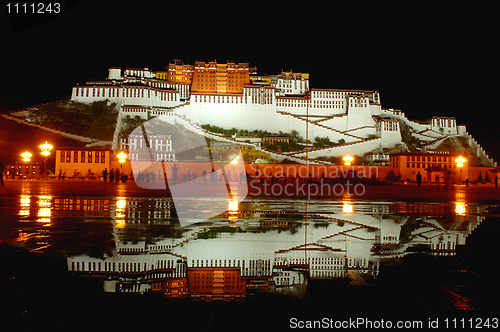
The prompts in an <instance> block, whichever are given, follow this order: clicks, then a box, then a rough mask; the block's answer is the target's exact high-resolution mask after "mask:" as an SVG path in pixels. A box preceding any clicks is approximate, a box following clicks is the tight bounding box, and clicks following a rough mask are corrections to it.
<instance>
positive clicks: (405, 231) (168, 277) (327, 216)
mask: <svg viewBox="0 0 500 332" xmlns="http://www.w3.org/2000/svg"><path fill="white" fill-rule="evenodd" d="M459 199H460V198H459V197H457V203H456V204H448V205H446V204H414V203H394V204H385V203H376V204H366V203H365V204H357V203H353V202H350V201H348V200H346V201H344V202H324V201H323V202H322V201H314V202H311V203H309V204H308V206H307V207H305V204H304V203H303V202H296V201H291V202H280V201H276V202H274V201H268V202H266V201H255V202H243V203H239V204H235V203H234V202H232V203H231V202H229V207H230V208H229V211H228V212H227V213H225V214H223V215H221V216H219V217H218V218H214V219H211V220H208V221H205V222H201V223H197V224H192V225H190V226H189V227H188V228H180V227H179V226H178V225H176V224H175V223H174V222H171V221H172V219H171V218H170V216H171V211H172V209H173V203H172V202H171V201H168V200H165V199H163V200H162V199H130V200H129V199H126V198H118V199H115V200H114V202H113V203H112V204H111V206H112V207H113V208H112V209H111V210H110V214H111V216H112V220H113V223H114V225H115V227H114V228H113V236H114V244H115V246H114V249H113V252H112V253H110V254H104V255H103V257H101V258H96V257H90V256H89V255H76V256H72V257H68V259H67V260H68V269H69V270H70V271H72V272H73V273H79V274H82V275H86V276H91V277H96V278H102V280H103V282H104V289H105V290H106V291H111V292H138V293H143V292H162V293H163V294H164V296H165V297H166V298H190V299H191V300H202V301H212V300H228V301H229V300H244V299H245V297H246V296H247V294H251V293H254V292H259V291H272V292H280V293H288V294H298V295H300V293H301V292H302V293H303V291H304V290H305V288H306V287H305V286H306V285H307V283H308V282H309V280H311V279H345V280H346V281H349V280H350V278H351V276H352V274H353V273H354V274H356V275H357V276H358V277H360V278H362V279H364V280H369V279H372V278H376V277H377V275H378V271H379V266H380V260H381V259H385V258H397V257H402V256H404V255H406V254H407V253H409V252H414V251H416V250H425V251H426V252H430V253H432V254H435V255H454V253H455V250H456V247H457V245H463V244H465V241H466V238H467V236H468V235H469V234H470V233H471V232H472V231H473V230H474V229H475V227H477V225H479V223H480V222H481V221H482V220H483V218H484V217H482V216H479V215H480V214H482V213H483V212H484V211H482V210H481V209H484V208H483V207H480V206H475V205H467V204H465V203H464V202H460V200H459ZM208 203H209V202H208ZM306 208H307V209H308V210H307V223H306V222H305V216H306V214H305V209H306ZM155 232H156V233H155ZM158 232H159V233H158ZM158 234H160V235H158Z"/></svg>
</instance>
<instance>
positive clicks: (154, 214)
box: [0, 192, 498, 330]
mask: <svg viewBox="0 0 500 332" xmlns="http://www.w3.org/2000/svg"><path fill="white" fill-rule="evenodd" d="M185 203H186V202H185ZM187 203H189V202H187ZM212 203H213V202H212V201H210V199H207V200H206V201H197V204H196V205H193V206H194V208H193V209H197V210H200V211H205V212H206V211H210V209H211V205H213V204H212ZM0 213H1V222H0V241H1V244H2V246H1V247H2V248H3V249H2V250H3V251H2V256H3V257H4V261H5V262H6V263H5V265H4V269H3V270H2V273H1V276H2V279H1V281H2V285H3V288H4V289H9V290H8V292H7V293H8V295H7V297H6V298H7V301H10V302H12V303H13V306H12V308H11V311H12V312H10V314H11V315H10V317H11V319H14V320H15V319H19V320H20V322H21V325H20V327H22V329H25V328H27V329H28V330H29V329H30V328H35V327H36V326H37V325H38V323H37V322H38V320H39V319H42V317H45V318H46V319H47V322H49V323H48V324H49V325H51V326H55V327H57V328H64V327H68V326H72V325H71V324H74V322H75V321H74V320H76V321H78V319H83V321H82V323H85V324H90V325H89V326H92V324H93V322H94V323H95V324H97V322H98V321H99V320H101V319H98V318H102V316H100V315H102V314H103V312H109V313H113V314H118V313H119V314H123V313H127V315H129V314H130V315H133V314H136V315H139V316H140V317H136V318H133V319H132V318H131V316H127V315H125V316H120V317H121V318H120V319H117V320H115V319H110V320H109V321H106V320H105V319H104V318H103V319H104V320H105V321H106V322H105V323H102V324H109V325H106V326H108V327H109V326H111V327H113V326H118V325H119V326H126V327H131V326H133V325H134V324H138V326H142V325H141V323H140V322H141V320H145V321H144V322H143V323H144V324H150V323H155V326H156V325H157V323H159V321H157V320H156V319H157V318H161V317H162V318H161V319H162V320H161V321H160V322H163V323H161V324H160V325H162V324H166V325H165V326H168V325H169V324H173V325H172V326H184V324H188V325H189V324H194V325H193V327H195V326H198V327H200V328H203V329H204V330H205V329H209V330H211V329H220V328H225V327H228V326H233V327H234V325H232V324H237V323H236V318H235V317H239V318H238V319H243V320H245V321H247V322H248V324H250V325H248V326H247V327H249V326H253V327H255V326H260V325H259V324H260V323H262V324H263V322H264V321H265V320H266V319H267V321H269V320H270V319H271V320H272V321H273V322H274V323H275V324H276V328H281V327H283V329H285V328H288V327H290V326H289V320H290V319H291V317H302V319H306V317H307V318H308V319H312V318H310V317H313V318H318V319H321V318H322V317H324V316H325V315H326V316H325V317H329V318H335V317H336V318H337V319H341V318H342V319H347V318H356V317H360V316H363V317H370V315H372V316H373V317H374V319H381V318H386V319H390V318H391V317H392V318H394V317H403V316H405V317H406V316H407V315H409V316H411V317H417V318H418V319H420V320H422V321H425V324H427V321H428V317H431V316H432V315H440V316H443V315H444V316H446V315H450V314H451V315H452V316H453V315H454V317H456V316H457V314H462V313H471V312H474V313H477V312H480V313H482V314H485V315H486V316H488V314H489V313H490V311H492V310H493V309H497V308H498V307H497V306H496V304H492V303H496V302H492V299H493V297H494V296H497V295H498V286H497V282H496V278H494V275H495V272H494V270H491V269H490V268H489V267H488V264H493V265H491V266H494V265H495V264H494V262H493V261H491V259H492V258H491V257H494V256H496V255H495V254H494V252H495V249H494V248H493V246H494V243H491V241H492V239H494V238H493V236H494V233H495V232H496V231H497V230H498V219H497V217H496V213H497V206H494V205H478V204H466V203H465V201H464V200H463V197H460V194H459V193H457V196H456V201H454V202H450V203H448V204H432V203H422V204H419V203H405V202H373V201H360V200H354V199H351V197H349V196H348V195H347V196H344V197H343V198H342V199H340V200H335V201H333V200H310V201H308V202H307V203H306V202H304V201H299V200H282V199H252V200H245V201H243V202H236V201H228V202H227V212H225V213H223V214H220V215H218V216H216V217H214V218H211V219H208V220H201V219H200V220H199V222H197V223H194V224H192V225H190V226H187V227H180V226H179V223H178V220H177V218H176V213H175V205H174V203H173V202H172V200H170V199H161V198H134V197H52V196H50V193H48V194H47V195H31V194H30V193H29V192H27V193H26V194H23V195H20V196H14V197H3V198H2V199H1V200H0ZM14 249H15V250H14ZM491 266H490V267H491ZM51 297H53V298H54V299H56V300H57V301H59V302H58V304H57V305H55V308H56V309H57V310H54V311H53V310H49V309H47V308H44V307H43V303H46V301H48V299H50V298H51ZM57 301H56V302H57ZM492 306H493V307H492ZM495 306H496V308H495ZM71 307H74V308H76V309H75V310H72V309H71V310H70V309H69V308H71ZM224 311H226V312H227V315H226V314H222V312H224ZM493 311H494V310H493ZM188 313H189V314H188ZM82 315H83V316H82ZM301 315H302V316H301ZM476 316H478V315H477V314H475V316H474V315H473V316H471V317H476ZM146 317H147V318H146ZM187 317H198V318H199V319H197V320H195V321H190V320H189V319H188V318H187ZM131 319H132V320H131ZM239 321H240V320H238V322H239ZM116 324H117V325H116ZM443 324H444V323H443ZM100 326H101V325H100Z"/></svg>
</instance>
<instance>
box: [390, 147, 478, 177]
mask: <svg viewBox="0 0 500 332" xmlns="http://www.w3.org/2000/svg"><path fill="white" fill-rule="evenodd" d="M458 157H459V155H458V154H449V153H439V152H435V153H411V152H400V153H393V154H390V155H389V166H392V168H393V170H394V174H395V175H396V176H398V175H401V179H402V180H406V179H409V180H410V181H416V176H417V174H418V173H419V172H420V174H421V175H422V182H428V183H431V182H435V183H445V182H449V183H451V182H454V183H460V182H461V181H464V180H465V179H466V178H467V177H468V176H469V170H468V166H467V162H465V163H464V164H463V166H462V167H458V166H457V163H456V162H455V159H457V158H458Z"/></svg>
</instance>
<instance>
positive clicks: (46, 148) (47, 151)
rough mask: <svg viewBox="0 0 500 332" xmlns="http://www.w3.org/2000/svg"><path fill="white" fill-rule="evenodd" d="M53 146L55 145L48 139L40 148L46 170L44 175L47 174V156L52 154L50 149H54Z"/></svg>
mask: <svg viewBox="0 0 500 332" xmlns="http://www.w3.org/2000/svg"><path fill="white" fill-rule="evenodd" d="M52 148H53V146H52V145H50V144H49V143H47V141H45V143H44V144H42V145H40V149H41V150H42V156H43V157H44V159H43V163H44V169H45V170H44V173H43V177H46V176H47V157H48V156H50V150H52Z"/></svg>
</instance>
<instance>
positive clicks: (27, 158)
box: [21, 151, 32, 163]
mask: <svg viewBox="0 0 500 332" xmlns="http://www.w3.org/2000/svg"><path fill="white" fill-rule="evenodd" d="M31 156H32V155H31V153H29V152H28V151H26V152H24V153H22V154H21V157H23V161H24V162H26V163H27V162H29V161H30V160H31Z"/></svg>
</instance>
